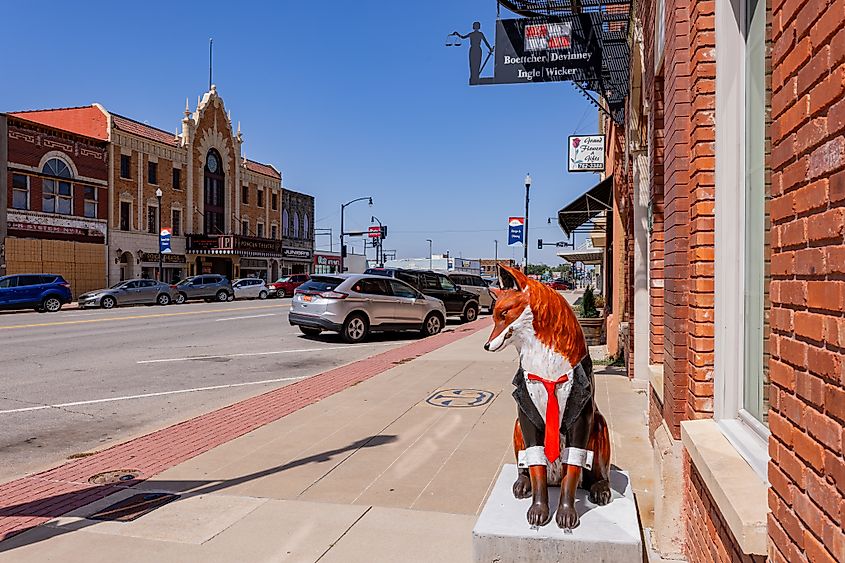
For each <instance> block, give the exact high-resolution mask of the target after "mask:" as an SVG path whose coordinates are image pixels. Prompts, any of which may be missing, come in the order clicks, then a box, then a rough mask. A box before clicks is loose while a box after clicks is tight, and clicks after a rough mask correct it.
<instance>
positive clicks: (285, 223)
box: [282, 209, 290, 237]
mask: <svg viewBox="0 0 845 563" xmlns="http://www.w3.org/2000/svg"><path fill="white" fill-rule="evenodd" d="M289 223H290V216H289V215H288V210H287V209H284V210H282V236H283V237H286V236H288V232H289V227H288V225H289Z"/></svg>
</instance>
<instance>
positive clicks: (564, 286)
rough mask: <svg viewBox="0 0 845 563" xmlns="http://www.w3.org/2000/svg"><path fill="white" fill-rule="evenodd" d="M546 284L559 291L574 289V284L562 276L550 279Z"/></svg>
mask: <svg viewBox="0 0 845 563" xmlns="http://www.w3.org/2000/svg"><path fill="white" fill-rule="evenodd" d="M547 285H548V286H549V287H551V288H552V289H559V290H561V291H570V290H572V289H575V284H573V283H572V282H571V281H569V280H565V279H563V278H557V279H553V280H552V281H550V282H548V284H547Z"/></svg>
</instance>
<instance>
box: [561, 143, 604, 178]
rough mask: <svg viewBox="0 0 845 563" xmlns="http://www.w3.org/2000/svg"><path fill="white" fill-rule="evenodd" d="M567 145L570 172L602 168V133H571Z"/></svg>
mask: <svg viewBox="0 0 845 563" xmlns="http://www.w3.org/2000/svg"><path fill="white" fill-rule="evenodd" d="M568 146H569V150H568V157H569V171H570V172H602V171H603V170H604V135H571V136H570V137H569V143H568Z"/></svg>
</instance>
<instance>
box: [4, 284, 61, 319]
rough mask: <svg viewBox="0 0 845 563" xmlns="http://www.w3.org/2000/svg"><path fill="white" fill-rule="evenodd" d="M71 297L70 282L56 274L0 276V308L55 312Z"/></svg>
mask: <svg viewBox="0 0 845 563" xmlns="http://www.w3.org/2000/svg"><path fill="white" fill-rule="evenodd" d="M72 299H73V297H72V295H71V292H70V284H69V283H68V282H66V281H65V279H64V278H63V277H62V276H60V275H58V274H14V275H11V276H3V277H0V309H35V310H36V311H39V312H48V313H55V312H56V311H59V310H60V309H61V308H62V305H65V304H67V303H70V302H71V300H72Z"/></svg>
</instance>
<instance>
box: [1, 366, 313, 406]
mask: <svg viewBox="0 0 845 563" xmlns="http://www.w3.org/2000/svg"><path fill="white" fill-rule="evenodd" d="M309 377H312V376H310V375H301V376H299V377H280V378H278V379H264V380H262V381H247V382H244V383H228V384H226V385H211V386H209V387H194V388H192V389H177V390H175V391H159V392H158V393H143V394H141V395H127V396H125V397H108V398H106V399H92V400H90V401H76V402H73V403H61V404H58V405H38V406H37V407H24V408H20V409H10V410H6V411H0V414H14V413H19V412H31V411H41V410H46V409H62V408H67V407H79V406H83V405H96V404H100V403H113V402H115V401H128V400H130V399H146V398H148V397H162V396H164V395H178V394H182V393H195V392H197V391H215V390H217V389H230V388H232V387H245V386H247V385H264V384H267V383H282V382H284V381H298V380H300V379H308V378H309Z"/></svg>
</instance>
